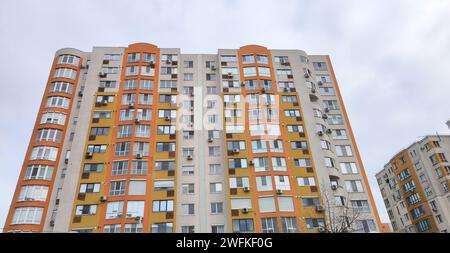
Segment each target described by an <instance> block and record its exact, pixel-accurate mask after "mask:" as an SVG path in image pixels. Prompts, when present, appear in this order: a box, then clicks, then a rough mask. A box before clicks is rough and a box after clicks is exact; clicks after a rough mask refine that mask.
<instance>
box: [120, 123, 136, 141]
mask: <svg viewBox="0 0 450 253" xmlns="http://www.w3.org/2000/svg"><path fill="white" fill-rule="evenodd" d="M132 127H133V126H132V125H121V126H119V128H118V130H117V138H130V137H131V134H132Z"/></svg>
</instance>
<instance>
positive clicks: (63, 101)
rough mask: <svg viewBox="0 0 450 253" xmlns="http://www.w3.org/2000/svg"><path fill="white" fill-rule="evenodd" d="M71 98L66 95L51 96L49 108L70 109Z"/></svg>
mask: <svg viewBox="0 0 450 253" xmlns="http://www.w3.org/2000/svg"><path fill="white" fill-rule="evenodd" d="M69 104H70V99H68V98H65V97H49V98H48V99H47V103H46V107H47V108H63V109H69Z"/></svg>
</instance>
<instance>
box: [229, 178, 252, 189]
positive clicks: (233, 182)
mask: <svg viewBox="0 0 450 253" xmlns="http://www.w3.org/2000/svg"><path fill="white" fill-rule="evenodd" d="M244 187H250V182H249V179H248V177H232V178H230V188H244Z"/></svg>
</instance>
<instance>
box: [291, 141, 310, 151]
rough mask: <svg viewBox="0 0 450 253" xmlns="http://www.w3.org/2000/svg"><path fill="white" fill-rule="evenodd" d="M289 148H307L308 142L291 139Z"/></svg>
mask: <svg viewBox="0 0 450 253" xmlns="http://www.w3.org/2000/svg"><path fill="white" fill-rule="evenodd" d="M291 149H294V150H295V149H303V150H308V144H307V143H306V141H291Z"/></svg>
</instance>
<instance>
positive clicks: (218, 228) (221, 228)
mask: <svg viewBox="0 0 450 253" xmlns="http://www.w3.org/2000/svg"><path fill="white" fill-rule="evenodd" d="M211 233H225V226H224V225H211Z"/></svg>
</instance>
